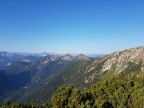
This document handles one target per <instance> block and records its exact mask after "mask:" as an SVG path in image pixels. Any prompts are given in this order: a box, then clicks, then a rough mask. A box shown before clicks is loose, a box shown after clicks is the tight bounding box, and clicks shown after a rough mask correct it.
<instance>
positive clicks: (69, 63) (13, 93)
mask: <svg viewBox="0 0 144 108" xmlns="http://www.w3.org/2000/svg"><path fill="white" fill-rule="evenodd" d="M12 57H14V56H12ZM5 63H7V64H5V65H4V67H3V69H2V70H1V72H0V79H1V80H0V84H1V83H2V82H4V83H5V85H6V86H1V88H0V95H1V100H3V99H5V100H10V101H20V102H25V103H27V102H30V101H31V100H32V99H34V100H35V101H36V102H37V103H42V102H45V101H46V100H47V99H48V98H50V97H51V95H52V94H53V93H54V92H55V90H56V89H57V87H58V86H60V85H68V84H73V85H75V86H76V87H77V88H79V89H83V88H84V87H87V86H89V85H91V84H93V83H95V82H97V81H100V80H103V79H105V78H108V77H109V76H112V75H115V74H118V73H121V72H125V73H127V74H136V75H141V74H143V72H144V47H137V48H132V49H127V50H124V51H121V52H114V53H112V54H109V55H106V56H103V57H100V58H95V59H93V58H91V57H87V56H85V55H83V54H80V55H78V56H72V55H70V54H66V55H62V56H59V55H50V54H46V56H41V57H38V56H34V55H26V56H17V58H16V59H15V60H13V59H12V60H10V61H8V62H5ZM12 84H13V85H14V86H11V85H12Z"/></svg>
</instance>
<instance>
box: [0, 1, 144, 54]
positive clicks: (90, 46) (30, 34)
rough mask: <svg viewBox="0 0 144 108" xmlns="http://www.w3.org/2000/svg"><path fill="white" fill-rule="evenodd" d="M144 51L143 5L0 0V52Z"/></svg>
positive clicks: (102, 2)
mask: <svg viewBox="0 0 144 108" xmlns="http://www.w3.org/2000/svg"><path fill="white" fill-rule="evenodd" d="M143 45H144V1H143V0H0V50H6V51H12V52H44V51H46V52H55V53H61V52H62V53H63V52H64V53H87V54H105V53H111V52H114V51H119V50H123V49H127V48H132V47H138V46H143Z"/></svg>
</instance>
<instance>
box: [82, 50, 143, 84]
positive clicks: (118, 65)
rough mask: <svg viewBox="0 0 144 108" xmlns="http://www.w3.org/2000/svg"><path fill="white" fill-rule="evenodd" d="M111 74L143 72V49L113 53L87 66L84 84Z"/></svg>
mask: <svg viewBox="0 0 144 108" xmlns="http://www.w3.org/2000/svg"><path fill="white" fill-rule="evenodd" d="M108 72H112V73H114V74H116V73H120V72H126V73H129V72H144V47H138V48H132V49H127V50H124V51H121V52H115V53H112V54H110V55H107V56H105V57H102V58H100V59H98V60H95V61H94V62H93V63H92V64H90V65H89V66H87V70H86V74H89V76H86V78H85V79H86V80H85V82H88V79H89V80H90V81H93V80H94V79H95V77H96V75H98V74H101V73H108Z"/></svg>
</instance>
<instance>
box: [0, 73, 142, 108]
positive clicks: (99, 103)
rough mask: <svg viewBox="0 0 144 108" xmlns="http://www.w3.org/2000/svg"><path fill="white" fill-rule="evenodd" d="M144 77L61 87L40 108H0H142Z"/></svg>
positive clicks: (12, 106)
mask: <svg viewBox="0 0 144 108" xmlns="http://www.w3.org/2000/svg"><path fill="white" fill-rule="evenodd" d="M143 106H144V77H143V75H142V74H141V75H134V74H131V75H127V74H124V73H120V74H117V75H114V76H111V77H109V78H107V79H105V80H103V81H99V82H97V83H96V84H93V85H91V86H89V87H86V88H84V89H83V90H79V89H77V88H75V87H74V86H73V85H69V86H60V87H58V89H57V91H56V92H55V93H54V94H53V96H52V97H51V99H49V100H48V101H47V102H46V103H44V104H43V105H38V104H37V103H35V101H34V100H32V101H31V104H29V105H26V104H22V103H18V102H14V103H9V102H5V103H3V104H2V105H1V107H0V108H39V107H40V108H143Z"/></svg>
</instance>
